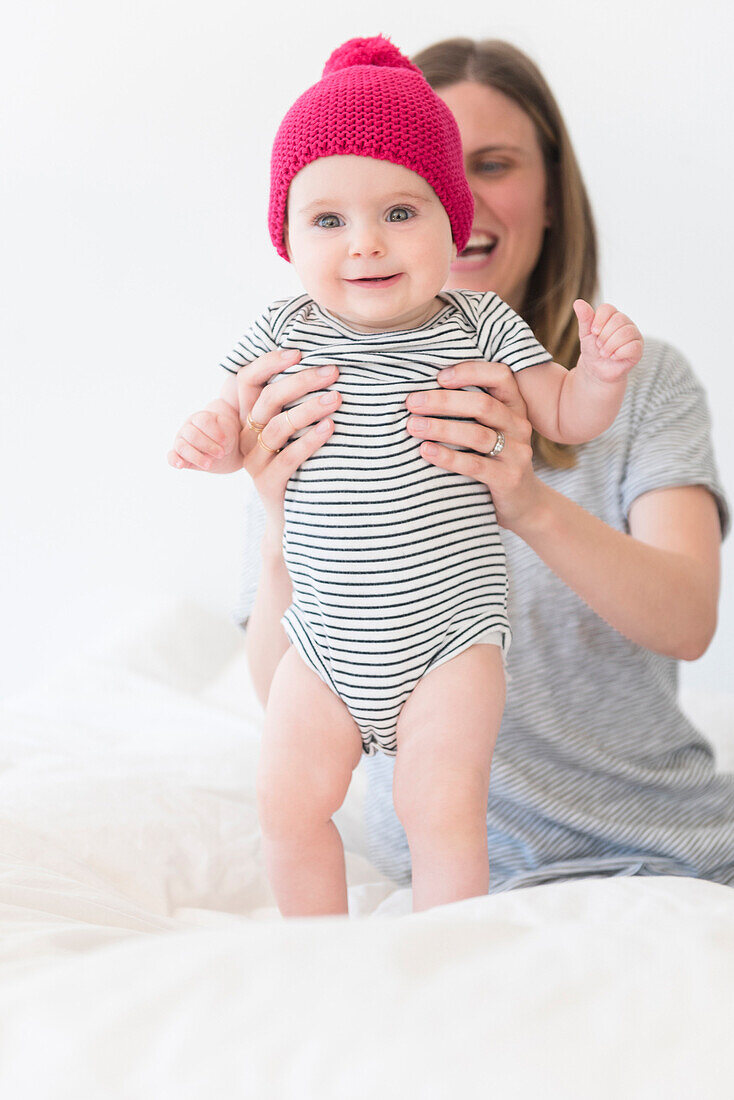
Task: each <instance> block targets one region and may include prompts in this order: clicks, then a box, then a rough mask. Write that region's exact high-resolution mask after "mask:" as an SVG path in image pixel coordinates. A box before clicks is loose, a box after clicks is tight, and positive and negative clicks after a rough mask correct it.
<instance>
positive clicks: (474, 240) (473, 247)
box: [459, 233, 497, 256]
mask: <svg viewBox="0 0 734 1100" xmlns="http://www.w3.org/2000/svg"><path fill="white" fill-rule="evenodd" d="M496 244H497V238H496V237H495V238H494V239H493V238H492V237H488V236H485V234H484V233H472V235H471V237H470V238H469V240H468V242H467V245H466V248H465V249H464V251H463V252H460V253H459V256H478V255H481V253H483V252H486V253H489V252H491V251H492V249H493V248H494V247H495V245H496Z"/></svg>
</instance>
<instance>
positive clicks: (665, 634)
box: [513, 483, 716, 660]
mask: <svg viewBox="0 0 734 1100" xmlns="http://www.w3.org/2000/svg"><path fill="white" fill-rule="evenodd" d="M541 485H542V491H541V503H540V506H539V507H537V508H536V509H534V511H533V515H532V517H531V518H530V519H528V520H527V521H525V522H523V523H522V524H519V525H515V526H514V527H513V530H514V531H515V533H516V534H518V535H519V536H520V538H522V539H523V541H524V542H526V543H527V545H528V546H530V547H531V549H533V550H534V551H535V553H536V554H537V555H538V557H539V558H540V559H541V560H542V561H544V562H545V564H546V565H547V566H549V568H550V569H552V570H553V572H554V573H555V574H556V575H557V576H558V577H560V579H561V580H562V581H563V582H564V583H565V584H567V585H568V586H569V588H571V589H572V590H573V591H574V592H576V593H577V594H578V595H579V596H580V597H581V598H582V599H583V600H584V601H585V602H586V603H587V604H588V605H589V607H590V608H591V609H592V610H593V611H595V612H596V613H597V615H599V616H600V617H601V618H602V619H604V620H606V622H608V623H609V624H610V626H612V627H614V629H615V630H618V631H619V632H620V633H621V634H624V635H625V637H627V638H629V639H630V640H631V641H633V642H635V643H636V644H637V645H641V646H644V647H645V648H646V649H650V650H653V651H654V652H656V653H662V654H664V655H665V656H668V657H675V658H678V659H681V660H695V659H696V658H698V657H700V656H701V654H702V653H703V652H704V651H705V650H706V648H707V646H708V644H709V642H710V640H711V637H712V636H713V632H714V630H715V626H716V598H715V594H714V595H712V586H711V578H710V575H709V573H710V571H709V570H707V569H706V567H705V566H704V565H703V564H702V563H701V562H700V561H697V560H695V559H693V558H691V557H688V556H687V555H685V554H682V553H677V552H673V551H670V550H663V549H660V548H658V547H656V546H651V545H649V544H648V543H646V542H643V541H641V540H640V539H636V538H633V537H632V536H631V535H627V534H625V533H623V532H622V531H617V530H616V529H615V528H613V527H610V526H609V525H608V524H606V523H604V522H603V521H602V520H600V519H599V518H598V517H596V516H593V515H591V513H589V512H587V511H586V510H585V509H584V508H582V507H581V506H580V505H578V504H576V503H574V502H573V501H571V500H569V499H568V498H567V497H565V496H563V495H562V494H560V493H557V492H555V490H553V489H551V488H550V487H549V486H547V485H545V484H544V483H541Z"/></svg>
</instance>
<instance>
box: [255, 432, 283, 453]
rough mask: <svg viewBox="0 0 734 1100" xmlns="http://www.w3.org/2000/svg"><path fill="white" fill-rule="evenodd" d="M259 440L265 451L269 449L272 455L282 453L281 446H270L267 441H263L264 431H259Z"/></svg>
mask: <svg viewBox="0 0 734 1100" xmlns="http://www.w3.org/2000/svg"><path fill="white" fill-rule="evenodd" d="M257 441H258V443H259V444H260V446H261V447H262V449H263V450H264V451H269V452H270V454H271V455H277V454H280V447H268V445H267V443H263V435H262V432H258V434H257Z"/></svg>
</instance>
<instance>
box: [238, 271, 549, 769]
mask: <svg viewBox="0 0 734 1100" xmlns="http://www.w3.org/2000/svg"><path fill="white" fill-rule="evenodd" d="M442 297H443V299H444V304H443V306H442V307H441V308H440V310H439V312H438V313H437V314H436V315H435V316H434V317H432V318H431V319H430V320H429V321H427V322H426V323H425V324H423V325H421V326H420V327H419V328H416V329H410V330H403V331H397V332H387V333H370V334H364V333H358V332H355V331H354V330H352V329H350V328H348V327H347V326H345V325H344V324H343V323H341V322H340V321H339V320H338V319H337V318H335V317H333V316H332V315H331V314H330V313H328V312H327V311H326V310H323V309H321V308H320V307H319V306H317V304H316V303H315V302H314V301H313V300H312V299H310V298H309V297H308V296H307V295H302V296H301V297H299V298H297V299H290V300H286V301H282V302H277V303H275V304H274V305H273V306H271V307H270V308H269V310H267V311H266V312H265V314H263V316H262V317H261V318H259V319H258V320H257V321H256V322H255V324H254V325H253V326H252V327H251V328H250V330H249V332H248V333H246V334H245V336H243V337H242V338H241V339H240V341H239V343H238V346H237V348H236V349H235V350H234V351H233V352H232V353H231V355H230V356H229V357H228V358H227V360H226V361H225V362H224V363H222V366H223V367H225V369H227V370H231V369H236V368H237V367H238V366H240V365H242V363H244V362H249V361H251V360H252V358H254V357H255V356H257V355H259V354H262V352H263V351H267V350H270V348H271V347H273V346H277V347H295V348H298V349H299V350H300V351H301V353H302V354H301V360H300V362H299V363H298V364H297V365H296V366H295V367H293V368H289V371H288V372H286V373H290V372H292V371H294V370H302V369H304V368H307V367H312V366H319V365H322V364H327V363H336V364H337V366H338V367H339V377H338V381H337V382H336V383H335V384H334V388H338V390H339V393H340V394H341V396H342V404H341V406H340V408H339V410H338V411H337V412H335V413H334V414H333V420H334V425H335V428H334V432H333V434H332V436H331V437H330V438H329V440H328V441H327V442H326V443H325V444H324V446H323V447H321V448H320V449H319V451H318V452H317V453H316V454H314V455H313V456H312V457H311V458H309V459H307V460H306V461H305V462H304V463H302V465H301V466H300V467H299V469H298V470H297V471H296V473H295V475H294V476H293V477H292V478H291V479H290V481H289V483H288V486H287V489H286V494H285V536H284V542H283V554H284V559H285V562H286V565H287V568H288V572H289V574H290V577H291V580H292V583H293V603H292V605H291V607H289V608H288V610H287V611H286V613H285V615H284V617H283V627H284V629H285V631H286V633H287V635H288V637H289V639H290V641H291V642H292V644H293V645H294V646H295V647H296V649H297V650H298V652H299V653H300V654H301V656H302V657H303V659H304V660H305V661H306V663H307V664H308V665H309V666H310V667H311V668H313V669H314V671H315V672H316V673H317V674H318V675H319V676H320V677H321V678H322V679H323V680H324V681H325V682H326V683H327V684H328V685H329V686H330V687H331V688H332V690H333V691H334V692H336V694H338V695H339V696H340V697H341V698H342V699H343V700H344V702H345V703H346V705H347V707H348V708H349V711H350V713H351V714H352V716H353V717H354V719H355V721H356V723H357V725H358V726H359V729H360V732H361V734H362V740H363V747H364V751H365V753H367V754H369V755H372V754H373V753H375V752H376V751H377V750H378V748H379V749H381V750H382V751H383V752H385V753H387V754H390V755H394V753H395V752H396V737H395V729H396V723H397V718H398V715H399V713H400V710H401V708H402V706H403V704H404V702H405V700H406V699H407V698H408V696H409V695H410V693H411V691H412V690H413V688H414V687H415V685H416V684H417V683H418V681H419V680H420V679H421V677H422V676H424V675H425V674H426V673H427V672H428V671H429V670H431V669H433V668H435V667H437V666H438V665H440V664H442V663H443V662H444V661H448V660H449V659H450V658H452V657H455V656H456V655H457V654H458V653H460V652H461V651H462V650H464V649H466V648H467V647H468V646H470V645H472V644H473V643H475V642H477V641H478V640H479V639H480V638H481V639H487V638H488V637H490V636H491V637H493V639H494V640H496V641H498V642H499V643H500V644H501V645H502V648H503V650H504V651H506V650H507V648H508V646H509V640H510V627H509V623H508V620H507V614H506V596H507V575H506V568H505V554H504V549H503V546H502V541H501V539H500V535H499V528H498V525H497V521H496V518H495V512H494V507H493V505H492V501H491V498H490V495H489V491H488V490H487V488H486V487H485V486H484V485H480V484H479V483H478V482H477V481H475V480H473V479H472V478H468V477H465V476H463V475H461V474H456V473H453V472H450V471H446V470H442V469H440V468H439V467H437V466H433V465H431V464H430V463H429V462H427V461H426V460H425V459H424V458H423V457H422V456H421V454H420V450H419V448H420V440H418V439H416V438H415V437H414V436H412V435H410V434H409V433H408V431H407V429H406V421H407V419H408V416H409V413H408V409H407V408H406V405H405V400H406V397H407V396H408V394H409V393H411V392H414V391H417V390H421V389H434V388H436V387H437V385H438V383H437V381H436V375H437V373H438V371H439V370H440V369H442V368H444V367H447V366H449V365H451V364H452V363H457V362H461V361H463V360H466V359H477V360H479V359H492V358H495V359H496V358H501V359H502V361H504V362H507V363H508V365H509V366H510V367H512V368H513V369H516V370H520V369H522V368H523V367H528V366H532V365H534V364H536V363H543V362H547V361H549V360H550V358H551V356H550V355H549V354H548V352H547V351H546V350H545V349H544V348H543V347H542V346H541V345H540V344H539V343H538V342H537V340H535V337H534V336H533V334H532V332H531V331H530V330H529V328H528V327H527V325H526V324H525V323H524V321H522V320H521V319H520V318H519V317H518V316H517V315H516V314H515V313H514V312H513V311H512V310H511V309H510V307H509V306H507V305H506V304H505V303H504V302H502V301H501V299H499V298H498V297H497V296H496V295H493V294H477V293H470V292H462V291H451V292H446V293H445V294H444V295H443V296H442ZM240 360H241V362H240ZM278 377H282V376H281V375H278V376H276V379H273V381H275V380H277V378H278ZM310 396H311V395H309V397H310Z"/></svg>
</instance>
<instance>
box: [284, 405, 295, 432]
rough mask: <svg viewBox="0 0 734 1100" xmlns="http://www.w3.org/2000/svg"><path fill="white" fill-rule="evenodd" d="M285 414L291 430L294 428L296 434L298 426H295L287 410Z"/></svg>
mask: <svg viewBox="0 0 734 1100" xmlns="http://www.w3.org/2000/svg"><path fill="white" fill-rule="evenodd" d="M283 412H284V413H285V418H286V420H287V421H288V423H289V424H290V426H291V428H293V431H294V432H295V430H296V425H295V424H294V423H293V421H292V420H291V418H290V416H289V415H288V410H287V409H283Z"/></svg>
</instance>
